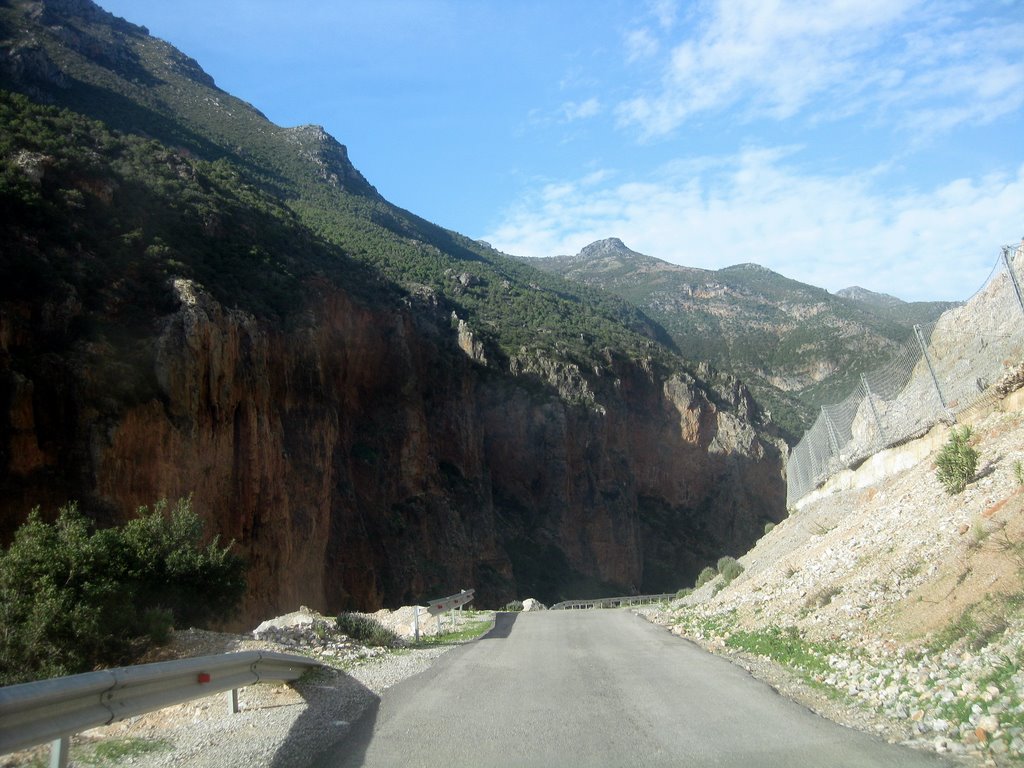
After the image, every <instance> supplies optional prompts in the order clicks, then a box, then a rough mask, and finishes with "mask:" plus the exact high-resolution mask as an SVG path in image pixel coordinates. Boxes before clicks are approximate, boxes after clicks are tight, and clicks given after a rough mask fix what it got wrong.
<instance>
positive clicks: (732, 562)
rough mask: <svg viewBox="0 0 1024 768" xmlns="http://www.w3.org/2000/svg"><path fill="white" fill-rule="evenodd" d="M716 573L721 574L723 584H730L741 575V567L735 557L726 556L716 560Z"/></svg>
mask: <svg viewBox="0 0 1024 768" xmlns="http://www.w3.org/2000/svg"><path fill="white" fill-rule="evenodd" d="M718 572H719V573H720V574H722V578H724V579H725V583H726V584H730V583H732V581H733V580H734V579H735V578H736V577H737V576H739V575H740V574H741V573H743V566H742V565H740V563H739V561H738V560H737V559H736V558H735V557H729V556H728V555H727V556H725V557H720V558H719V559H718Z"/></svg>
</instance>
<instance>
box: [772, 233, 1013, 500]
mask: <svg viewBox="0 0 1024 768" xmlns="http://www.w3.org/2000/svg"><path fill="white" fill-rule="evenodd" d="M1022 287H1024V241H1022V243H1021V245H1019V246H1006V247H1004V248H1003V249H1002V255H1001V256H1000V259H999V263H998V264H997V265H996V266H995V268H994V269H993V271H992V275H991V276H990V277H989V279H988V281H987V282H986V283H985V285H984V287H983V288H982V289H981V290H980V291H978V292H977V293H976V294H974V296H972V297H971V298H970V299H969V300H968V301H967V302H965V303H964V304H962V305H961V306H958V307H956V308H954V309H951V310H948V311H947V312H944V313H943V314H942V316H941V317H940V318H939V319H938V320H937V321H936V322H934V323H930V324H928V325H921V326H916V327H915V328H914V333H913V334H911V336H910V337H908V338H907V340H906V341H905V342H904V343H903V344H902V345H901V346H900V347H899V349H898V350H897V352H896V353H895V354H894V355H893V357H892V358H891V359H890V360H889V362H888V363H886V364H885V365H883V366H881V367H879V368H877V369H875V370H873V371H871V372H868V373H864V374H862V375H861V377H860V386H859V387H857V388H856V389H854V391H852V392H851V393H850V394H849V396H847V398H846V399H845V400H843V401H842V402H840V403H836V404H834V405H825V406H822V408H821V414H820V415H819V416H818V419H817V421H815V423H814V426H812V427H811V428H810V429H809V430H808V431H807V433H806V434H805V435H804V436H803V439H801V440H800V442H799V443H798V444H797V445H796V447H795V448H793V450H792V451H790V454H789V461H788V464H787V474H786V483H787V493H786V497H787V504H789V505H792V504H794V503H795V502H797V501H799V500H800V499H801V498H803V497H804V496H806V495H807V494H808V493H810V492H811V491H813V490H814V489H815V488H818V487H819V486H821V485H822V484H823V483H824V482H825V481H826V480H828V479H829V478H830V477H831V476H832V475H834V474H835V473H836V472H839V471H841V470H843V469H848V468H851V467H854V466H856V465H858V464H860V463H861V462H862V461H864V459H866V458H867V457H869V456H871V455H872V454H874V453H877V452H878V451H880V450H882V449H884V448H888V447H890V446H893V445H898V444H899V443H902V442H905V441H907V440H909V439H912V438H914V437H917V436H919V435H922V434H924V433H925V432H927V431H928V430H929V429H931V427H932V426H934V425H935V424H936V423H938V422H940V421H947V422H952V421H954V420H955V419H956V416H957V414H959V413H962V412H963V411H965V410H967V409H968V408H971V407H973V406H976V405H978V404H980V402H981V401H982V400H984V399H986V398H996V397H998V396H1000V394H1001V390H1000V387H999V384H1000V380H1001V379H1003V378H1005V377H1007V376H1013V375H1014V372H1015V370H1016V369H1017V367H1018V366H1019V365H1020V363H1021V362H1022V359H1024V301H1022V297H1021V288H1022Z"/></svg>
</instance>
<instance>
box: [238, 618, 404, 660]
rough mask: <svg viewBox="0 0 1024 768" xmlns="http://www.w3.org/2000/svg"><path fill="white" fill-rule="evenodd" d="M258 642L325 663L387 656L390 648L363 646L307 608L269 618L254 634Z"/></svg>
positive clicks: (332, 621)
mask: <svg viewBox="0 0 1024 768" xmlns="http://www.w3.org/2000/svg"><path fill="white" fill-rule="evenodd" d="M252 636H253V638H254V639H256V640H259V641H261V642H267V643H274V644H276V645H279V646H284V648H286V649H289V650H296V651H300V652H304V653H309V654H312V655H314V656H317V657H320V658H323V659H325V660H337V661H357V660H359V659H365V658H372V657H374V656H380V655H382V654H385V653H387V649H386V648H374V647H367V646H364V645H360V644H359V643H357V642H356V641H354V640H353V639H352V638H350V637H349V636H348V635H346V634H344V633H343V632H341V631H340V630H339V629H338V625H337V623H336V622H335V620H334V619H333V618H331V617H326V616H322V615H320V614H319V613H317V612H315V611H312V610H310V609H309V608H306V607H305V606H303V607H302V608H300V609H299V610H298V611H295V612H294V613H289V614H286V615H284V616H278V617H277V618H274V619H268V620H267V621H264V622H263V623H262V624H260V625H259V626H258V627H256V629H254V630H253V631H252Z"/></svg>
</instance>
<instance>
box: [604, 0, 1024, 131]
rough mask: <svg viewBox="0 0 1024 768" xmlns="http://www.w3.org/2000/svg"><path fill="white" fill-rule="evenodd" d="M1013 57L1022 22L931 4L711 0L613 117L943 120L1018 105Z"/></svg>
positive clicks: (1022, 80) (1021, 72)
mask: <svg viewBox="0 0 1024 768" xmlns="http://www.w3.org/2000/svg"><path fill="white" fill-rule="evenodd" d="M627 51H629V49H628V48H627ZM627 55H632V54H631V53H627ZM1022 59H1024V24H1020V23H1013V24H1009V23H1006V22H1005V21H1003V22H1001V23H1000V22H996V21H992V20H985V19H981V20H977V19H968V18H966V17H964V18H960V17H954V16H950V15H948V14H947V13H946V12H945V9H944V6H943V4H942V3H927V4H925V3H922V2H921V1H920V0H824V1H822V0H720V1H719V2H718V3H717V4H716V5H714V6H713V7H712V12H711V13H710V15H709V16H708V17H707V18H705V19H703V21H702V23H698V24H697V25H696V27H695V28H694V29H693V30H692V32H691V36H690V37H689V38H687V39H682V40H679V41H678V42H677V44H676V45H675V46H674V47H672V48H671V51H670V53H669V54H668V56H667V57H666V61H665V62H664V67H663V73H662V80H661V83H660V85H659V86H658V87H656V88H653V89H645V90H643V91H640V92H637V93H636V94H635V95H634V96H632V97H631V98H627V99H624V100H623V101H622V102H621V103H620V104H619V106H618V110H617V114H618V116H619V119H620V121H621V122H622V123H624V124H626V125H633V126H636V127H638V128H639V130H640V131H641V133H642V134H643V135H645V136H647V137H653V136H659V135H664V134H667V133H670V132H672V131H673V130H675V129H676V128H678V127H679V126H680V125H682V124H683V123H684V122H686V121H687V120H689V119H691V118H693V117H694V116H696V115H698V114H700V113H703V112H709V111H722V110H727V109H733V110H736V111H737V112H738V114H739V116H740V118H741V119H745V120H750V119H754V118H763V117H767V118H770V119H775V120H783V119H787V118H790V117H792V116H794V115H797V114H803V113H809V114H810V115H811V116H812V117H815V118H818V119H822V118H826V119H827V118H830V117H834V116H844V115H848V114H851V113H855V112H860V111H864V110H867V111H869V112H872V113H874V115H873V116H881V117H885V118H887V119H891V120H895V121H896V122H901V123H903V124H905V125H906V126H907V127H914V128H919V127H920V124H921V122H922V120H923V121H925V122H926V124H930V125H931V127H932V128H941V129H946V128H948V127H951V126H953V125H957V124H960V123H962V122H985V121H988V120H991V119H993V118H994V117H996V116H998V115H1001V114H1006V113H1008V112H1011V111H1014V110H1016V109H1019V108H1020V106H1021V105H1022V103H1024V63H1022ZM908 73H910V74H908Z"/></svg>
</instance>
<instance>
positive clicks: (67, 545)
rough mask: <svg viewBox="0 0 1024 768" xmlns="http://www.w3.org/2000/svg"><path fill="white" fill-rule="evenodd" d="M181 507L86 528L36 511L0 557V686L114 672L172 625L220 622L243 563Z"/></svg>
mask: <svg viewBox="0 0 1024 768" xmlns="http://www.w3.org/2000/svg"><path fill="white" fill-rule="evenodd" d="M202 529H203V526H202V521H201V520H200V519H199V518H198V516H196V514H195V513H194V512H193V511H192V509H191V505H190V502H189V500H188V499H183V500H181V501H179V502H178V504H177V505H176V506H175V508H174V509H173V510H171V511H170V512H167V511H166V505H165V504H164V503H163V502H161V503H159V504H157V505H156V506H155V507H154V509H153V510H152V511H150V510H148V509H147V508H146V507H141V508H140V509H139V517H138V518H136V519H134V520H132V521H130V522H129V523H127V524H126V525H124V526H121V527H114V528H107V529H103V530H95V529H94V527H93V524H92V521H90V520H89V519H88V518H86V517H85V516H84V515H83V514H82V513H81V512H80V511H79V510H78V507H77V506H76V505H75V504H69V505H67V506H65V507H63V508H61V510H60V512H59V514H58V517H57V519H56V521H54V522H53V523H46V522H44V521H43V519H42V515H41V514H40V511H39V509H38V508H37V509H34V510H33V511H32V513H31V514H30V515H29V518H28V520H27V521H26V522H25V524H24V525H22V526H21V527H20V528H19V529H18V531H17V532H16V533H15V538H14V542H13V543H12V544H11V546H10V547H9V548H8V549H7V550H6V551H4V552H2V553H0V627H2V628H3V629H2V631H0V685H9V684H12V683H17V682H24V681H27V680H33V679H39V678H44V677H53V676H57V675H66V674H72V673H76V672H84V671H87V670H90V669H93V668H94V667H98V666H109V665H111V664H123V663H128V662H130V661H131V660H132V658H133V656H134V655H135V654H136V653H137V652H138V651H140V650H142V649H144V648H145V647H146V646H147V645H149V644H151V643H153V642H160V641H163V640H166V638H167V636H168V634H169V632H170V629H171V627H172V625H174V624H177V625H179V626H186V625H190V624H195V623H202V622H204V621H207V620H209V619H212V618H223V617H224V616H225V615H226V614H227V613H228V612H229V611H230V610H231V609H232V608H233V607H234V606H235V605H237V603H238V601H239V600H240V599H241V597H242V595H243V593H244V591H245V578H244V573H245V571H244V564H243V562H242V560H241V559H240V558H238V557H236V556H235V555H233V554H231V553H230V545H229V546H228V547H226V548H223V549H222V548H221V547H219V546H218V543H217V540H216V539H214V541H213V542H211V543H210V544H209V545H207V546H205V547H204V546H203V530H202Z"/></svg>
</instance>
